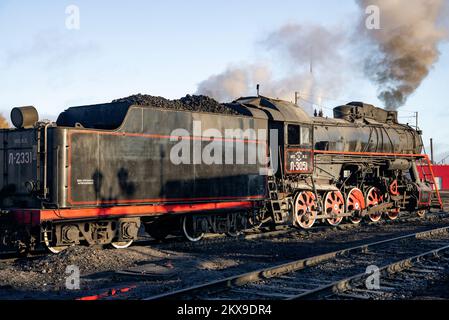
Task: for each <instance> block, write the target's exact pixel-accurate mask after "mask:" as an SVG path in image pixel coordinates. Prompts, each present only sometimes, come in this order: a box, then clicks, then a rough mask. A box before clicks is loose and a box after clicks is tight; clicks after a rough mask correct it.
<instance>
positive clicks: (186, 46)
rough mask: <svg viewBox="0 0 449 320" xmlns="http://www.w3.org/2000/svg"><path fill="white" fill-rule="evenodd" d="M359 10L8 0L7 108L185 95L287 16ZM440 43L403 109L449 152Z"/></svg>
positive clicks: (359, 93)
mask: <svg viewBox="0 0 449 320" xmlns="http://www.w3.org/2000/svg"><path fill="white" fill-rule="evenodd" d="M71 4H74V5H77V6H78V7H79V8H80V17H81V25H80V27H81V28H80V30H67V29H66V27H65V20H66V17H67V16H66V13H65V10H66V7H67V6H68V5H71ZM356 16H358V7H357V6H356V4H355V3H354V2H353V0H344V1H335V0H321V1H319V2H318V1H307V0H285V1H263V0H257V1H256V0H245V1H236V0H231V1H221V0H216V1H210V0H209V1H206V0H189V1H180V0H179V1H175V0H169V1H139V0H129V1H126V2H125V1H113V0H109V1H106V0H94V1H92V0H91V1H75V0H73V1H54V0H41V1H31V0H28V1H27V0H21V1H17V0H14V1H12V0H1V1H0V41H1V45H0V112H1V113H3V114H4V115H5V116H6V117H8V116H9V112H10V109H11V108H12V107H14V106H19V105H35V106H36V107H37V108H38V109H39V111H40V113H41V114H42V115H45V116H52V117H53V118H54V117H55V116H56V115H57V114H59V112H61V111H63V110H64V109H65V108H67V107H69V106H73V105H82V104H91V103H101V102H107V101H110V100H112V99H115V98H120V97H123V96H127V95H130V94H134V93H148V94H152V95H161V96H165V97H168V98H177V97H181V96H184V95H185V94H188V93H193V92H195V90H196V88H197V85H198V83H200V82H201V81H203V80H204V79H206V78H208V77H209V76H210V75H211V74H214V73H220V72H222V71H223V70H224V69H226V67H227V66H229V65H230V64H233V63H239V62H248V61H249V62H251V61H254V60H255V57H259V56H261V53H260V52H258V50H259V49H260V47H258V46H257V45H256V44H257V42H258V41H260V40H261V39H263V38H264V35H266V34H268V33H270V32H272V31H273V30H275V29H277V28H279V27H281V26H282V25H284V24H286V23H301V24H308V23H310V24H324V25H336V24H339V23H345V21H347V20H348V17H356ZM440 50H441V52H442V55H441V57H440V61H439V62H438V64H436V65H435V67H434V69H433V70H432V72H431V74H430V75H429V77H428V78H427V79H426V80H425V81H424V83H423V84H422V86H421V87H420V88H419V89H418V91H417V92H416V93H415V94H414V95H413V96H412V97H411V98H410V100H409V101H408V103H407V106H406V107H404V108H402V109H401V110H403V111H401V114H400V116H401V117H408V116H411V115H412V114H411V112H412V111H419V112H420V123H421V127H422V129H423V130H424V132H425V135H424V138H425V140H426V141H428V139H429V138H430V137H431V136H432V137H433V138H434V139H435V141H436V144H437V152H436V153H437V154H449V142H446V141H447V140H446V139H447V137H448V136H449V123H448V121H449V90H448V83H449V45H448V44H447V43H446V44H443V45H442V46H441V47H440ZM329 98H333V99H335V100H331V99H329V100H324V101H323V104H325V105H327V106H329V107H333V106H335V105H337V104H341V102H342V101H346V100H351V101H352V100H364V101H367V102H371V103H374V104H378V105H380V103H379V101H378V99H377V98H376V88H375V87H374V86H373V85H371V84H370V83H369V82H368V81H363V80H361V81H359V82H357V83H356V85H355V86H352V87H349V88H346V89H345V91H344V93H342V94H341V95H340V96H335V97H329ZM401 120H403V121H411V122H413V121H414V120H413V119H406V118H401Z"/></svg>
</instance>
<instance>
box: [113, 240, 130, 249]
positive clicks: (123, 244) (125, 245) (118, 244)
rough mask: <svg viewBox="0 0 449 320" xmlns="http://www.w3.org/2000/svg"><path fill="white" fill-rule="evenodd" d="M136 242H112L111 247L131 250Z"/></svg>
mask: <svg viewBox="0 0 449 320" xmlns="http://www.w3.org/2000/svg"><path fill="white" fill-rule="evenodd" d="M133 242H134V240H130V241H128V242H126V241H122V242H112V243H111V246H112V247H113V248H115V249H126V248H129V247H130V246H131V245H132V244H133Z"/></svg>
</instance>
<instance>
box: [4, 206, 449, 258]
mask: <svg viewBox="0 0 449 320" xmlns="http://www.w3.org/2000/svg"><path fill="white" fill-rule="evenodd" d="M445 218H449V212H433V213H429V214H428V215H427V216H426V217H425V218H421V217H412V216H408V217H404V218H400V219H398V220H386V219H385V220H381V221H379V222H366V223H361V224H352V223H342V224H341V225H339V226H337V227H331V226H327V225H317V226H315V227H313V228H312V229H309V230H300V229H294V228H289V227H285V228H279V229H277V230H274V231H268V230H267V229H265V230H252V231H250V232H245V233H242V234H241V235H238V236H236V237H229V236H225V235H210V236H206V237H205V238H204V239H203V240H202V241H199V242H189V241H186V240H185V239H184V238H183V237H172V238H169V239H167V240H165V241H163V242H161V241H157V240H153V239H151V238H150V237H148V238H147V237H144V238H141V239H140V240H138V241H136V242H135V243H134V246H151V247H154V248H157V249H160V250H174V249H176V250H180V249H189V248H198V247H205V246H211V245H218V244H225V243H232V242H239V241H255V240H261V239H270V238H275V237H282V236H288V235H289V234H293V233H299V234H300V235H303V236H304V237H307V236H310V235H312V234H314V233H320V232H327V231H329V232H330V231H332V230H350V229H357V228H362V227H368V228H369V227H371V226H378V225H386V224H403V223H410V222H419V221H423V220H426V221H437V220H441V219H445ZM46 254H49V253H47V252H46V251H44V250H40V251H37V252H35V253H33V254H32V255H28V256H20V255H18V254H16V253H13V252H3V253H0V262H2V263H11V262H14V261H17V260H18V259H25V258H28V259H36V258H39V257H42V256H44V255H46Z"/></svg>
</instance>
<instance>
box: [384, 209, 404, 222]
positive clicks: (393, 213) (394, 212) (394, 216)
mask: <svg viewBox="0 0 449 320" xmlns="http://www.w3.org/2000/svg"><path fill="white" fill-rule="evenodd" d="M400 212H401V209H400V208H395V209H392V210H389V211H388V213H387V216H388V218H389V219H390V220H396V219H397V218H399V213H400Z"/></svg>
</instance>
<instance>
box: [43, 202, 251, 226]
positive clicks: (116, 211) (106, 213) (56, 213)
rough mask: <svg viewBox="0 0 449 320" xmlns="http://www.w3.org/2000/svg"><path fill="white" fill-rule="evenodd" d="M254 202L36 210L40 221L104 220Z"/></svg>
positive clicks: (248, 205) (244, 205) (244, 206)
mask: <svg viewBox="0 0 449 320" xmlns="http://www.w3.org/2000/svg"><path fill="white" fill-rule="evenodd" d="M253 206H254V202H251V201H240V202H219V203H203V204H166V205H154V206H150V205H148V206H118V207H110V208H85V209H61V210H36V211H35V212H36V213H39V214H40V221H41V222H42V221H53V220H64V219H85V218H89V219H90V218H100V217H101V218H106V217H113V216H152V215H162V214H169V213H188V212H197V211H214V210H222V209H249V208H252V207H253Z"/></svg>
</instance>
